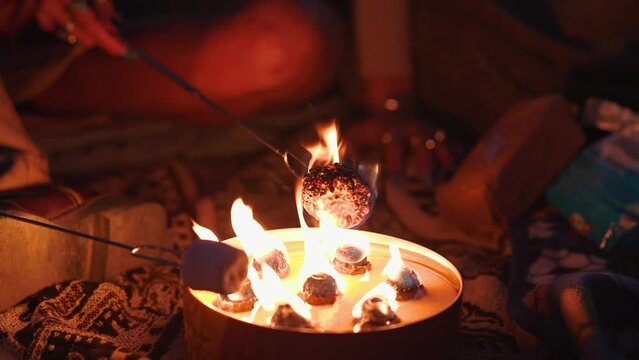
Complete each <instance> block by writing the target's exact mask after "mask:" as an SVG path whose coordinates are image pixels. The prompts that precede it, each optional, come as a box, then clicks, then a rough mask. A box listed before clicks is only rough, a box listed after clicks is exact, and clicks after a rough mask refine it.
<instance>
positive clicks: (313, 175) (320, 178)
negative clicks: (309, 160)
mask: <svg viewBox="0 0 639 360" xmlns="http://www.w3.org/2000/svg"><path fill="white" fill-rule="evenodd" d="M303 188H304V189H303V193H302V196H303V198H302V201H303V205H304V209H305V210H306V211H307V212H308V213H309V214H310V215H311V216H313V217H314V218H315V219H317V220H319V221H324V220H325V219H323V218H322V214H323V213H325V214H328V215H330V216H331V217H332V218H334V219H335V220H336V222H337V224H336V225H337V226H339V227H342V228H352V227H355V226H358V225H359V224H361V223H362V222H364V220H366V219H367V218H368V215H369V213H370V211H371V207H372V199H373V193H372V191H371V188H370V186H369V185H368V183H367V182H366V181H365V180H364V179H363V178H362V177H361V176H360V174H359V173H358V172H357V171H356V170H355V169H352V168H351V167H348V166H346V165H344V164H341V163H334V164H332V165H325V166H314V167H312V168H311V169H310V170H309V171H308V173H306V175H304V182H303Z"/></svg>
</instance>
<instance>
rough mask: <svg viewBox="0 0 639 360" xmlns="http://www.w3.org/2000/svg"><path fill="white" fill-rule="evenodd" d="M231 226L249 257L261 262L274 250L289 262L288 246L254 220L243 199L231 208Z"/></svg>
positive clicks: (238, 199)
mask: <svg viewBox="0 0 639 360" xmlns="http://www.w3.org/2000/svg"><path fill="white" fill-rule="evenodd" d="M231 225H232V226H233V231H235V235H237V238H238V240H239V241H240V244H242V248H244V252H246V254H247V255H248V256H249V257H252V258H254V259H256V260H257V261H261V259H263V258H264V257H265V256H267V255H269V254H270V253H271V252H272V251H273V250H279V251H281V252H282V254H284V256H285V257H286V260H287V261H288V253H287V251H286V246H284V243H283V242H282V241H281V240H279V239H278V238H276V237H274V236H272V235H270V234H268V233H267V232H266V231H264V228H263V227H262V225H260V223H258V222H257V221H256V220H255V219H254V218H253V209H251V208H250V207H249V206H247V205H246V204H245V203H244V201H243V200H242V199H241V198H237V199H236V200H235V201H234V202H233V206H231Z"/></svg>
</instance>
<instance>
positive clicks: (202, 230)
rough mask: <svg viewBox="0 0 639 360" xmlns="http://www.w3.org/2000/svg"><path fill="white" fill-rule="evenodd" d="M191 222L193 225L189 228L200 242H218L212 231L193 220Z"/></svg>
mask: <svg viewBox="0 0 639 360" xmlns="http://www.w3.org/2000/svg"><path fill="white" fill-rule="evenodd" d="M191 222H192V223H193V226H192V227H191V228H192V229H193V232H195V235H197V237H199V238H200V240H210V241H219V240H218V238H217V236H216V235H215V233H214V232H213V230H211V229H209V228H207V227H204V226H202V225H200V224H198V223H196V222H195V220H191Z"/></svg>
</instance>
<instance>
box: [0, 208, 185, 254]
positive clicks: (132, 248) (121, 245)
mask: <svg viewBox="0 0 639 360" xmlns="http://www.w3.org/2000/svg"><path fill="white" fill-rule="evenodd" d="M0 216H3V217H6V218H10V219H13V220H17V221H21V222H24V223H27V224H31V225H36V226H40V227H44V228H47V229H51V230H55V231H59V232H63V233H67V234H71V235H75V236H79V237H82V238H85V239H89V240H93V241H97V242H100V243H103V244H107V245H111V246H116V247H119V248H122V249H126V250H129V252H130V253H131V255H132V256H135V257H137V258H140V259H145V260H150V261H154V262H156V263H158V264H162V265H172V266H180V264H179V263H178V262H175V261H172V260H167V259H164V258H160V257H155V256H151V255H146V254H143V253H141V251H143V250H145V249H150V250H157V251H161V252H165V253H170V254H172V255H175V256H179V253H178V252H176V251H174V250H171V249H167V248H163V247H161V246H155V245H140V246H131V245H128V244H124V243H121V242H117V241H113V240H110V239H107V238H103V237H100V236H95V235H91V234H87V233H83V232H80V231H76V230H73V229H68V228H65V227H62V226H58V225H53V224H47V223H44V222H41V221H37V220H33V219H29V218H25V217H22V216H19V215H14V214H10V213H7V212H4V211H0Z"/></svg>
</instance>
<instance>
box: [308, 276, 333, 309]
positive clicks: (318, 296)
mask: <svg viewBox="0 0 639 360" xmlns="http://www.w3.org/2000/svg"><path fill="white" fill-rule="evenodd" d="M338 295H339V289H338V288H337V281H335V279H334V278H333V277H332V276H330V275H328V274H325V273H318V274H314V275H311V276H310V277H309V278H308V279H306V281H305V282H304V286H303V290H302V293H301V294H300V296H301V297H302V299H304V301H306V302H307V303H309V304H311V305H330V304H333V303H334V302H335V300H336V299H337V296H338Z"/></svg>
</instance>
